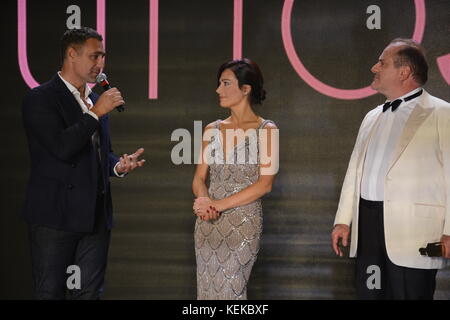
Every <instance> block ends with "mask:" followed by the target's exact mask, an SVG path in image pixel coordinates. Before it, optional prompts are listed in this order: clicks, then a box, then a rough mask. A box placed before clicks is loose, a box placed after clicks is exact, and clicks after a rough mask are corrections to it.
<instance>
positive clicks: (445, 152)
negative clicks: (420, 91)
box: [437, 103, 450, 236]
mask: <svg viewBox="0 0 450 320" xmlns="http://www.w3.org/2000/svg"><path fill="white" fill-rule="evenodd" d="M437 111H438V119H437V129H438V135H439V147H440V149H441V156H442V167H443V172H444V180H445V194H446V201H447V203H446V205H445V208H446V212H445V221H444V231H443V234H445V235H449V236H450V104H449V103H446V106H445V107H443V108H439V109H438V110H437Z"/></svg>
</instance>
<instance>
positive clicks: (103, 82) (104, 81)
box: [96, 73, 125, 112]
mask: <svg viewBox="0 0 450 320" xmlns="http://www.w3.org/2000/svg"><path fill="white" fill-rule="evenodd" d="M96 80H97V83H98V84H99V85H100V86H101V87H102V88H103V90H105V91H106V90H109V89H111V86H110V84H109V82H108V77H107V76H106V74H104V73H99V74H98V75H97V78H96ZM116 109H117V111H119V112H122V111H124V110H125V105H121V106H118V107H116Z"/></svg>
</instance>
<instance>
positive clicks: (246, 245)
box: [194, 120, 271, 300]
mask: <svg viewBox="0 0 450 320" xmlns="http://www.w3.org/2000/svg"><path fill="white" fill-rule="evenodd" d="M269 121H270V120H265V121H264V122H263V123H262V124H261V125H260V128H262V127H264V126H265V124H266V123H267V122H269ZM270 122H271V121H270ZM219 125H220V120H218V121H217V122H216V128H217V129H218V128H219ZM255 132H256V131H255ZM256 140H257V139H256ZM211 144H216V148H217V150H222V145H221V139H220V137H218V136H214V137H213V138H212V141H211ZM241 148H245V151H246V158H245V162H244V163H242V162H241V163H242V164H236V162H235V163H234V164H226V163H223V164H220V160H223V152H217V153H216V154H215V155H214V152H213V155H214V159H215V161H216V162H219V164H217V163H213V164H210V166H209V168H210V171H209V174H210V185H209V189H208V193H209V197H210V198H211V199H213V200H220V199H223V198H226V197H228V196H230V195H232V194H234V193H237V192H239V191H241V190H242V189H245V188H246V187H248V186H250V185H251V184H253V183H255V182H256V181H257V180H258V178H259V156H258V154H257V153H256V158H257V159H254V160H253V161H250V156H248V155H249V154H250V153H249V141H248V140H247V141H246V142H245V143H243V144H241V145H237V146H236V147H235V149H234V154H232V155H230V156H234V158H235V160H236V155H237V153H238V152H237V151H238V150H239V149H241ZM258 150H259V146H258ZM241 151H242V150H241ZM221 158H222V159H221ZM217 160H218V161H217ZM262 218H263V217H262V207H261V200H260V199H258V200H256V201H254V202H252V203H249V204H247V205H244V206H240V207H236V208H233V209H229V210H226V211H224V212H222V214H221V216H220V218H218V219H217V220H211V221H202V220H201V219H199V218H197V220H196V223H195V233H194V239H195V256H196V260H197V299H199V300H205V299H206V300H217V299H220V300H244V299H247V282H248V279H249V277H250V273H251V271H252V267H253V264H254V263H255V261H256V257H257V255H258V251H259V246H260V239H261V233H262V220H263V219H262Z"/></svg>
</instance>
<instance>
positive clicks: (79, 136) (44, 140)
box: [22, 89, 99, 161]
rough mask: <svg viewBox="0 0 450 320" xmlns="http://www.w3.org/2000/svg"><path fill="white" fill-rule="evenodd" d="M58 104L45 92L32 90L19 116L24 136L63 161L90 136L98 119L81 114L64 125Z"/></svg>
mask: <svg viewBox="0 0 450 320" xmlns="http://www.w3.org/2000/svg"><path fill="white" fill-rule="evenodd" d="M57 108H58V106H57V105H56V103H55V102H53V101H52V99H51V98H49V97H48V96H46V95H45V93H43V92H41V91H38V90H36V89H34V90H31V91H30V92H29V93H28V94H27V95H26V96H25V98H24V101H23V104H22V118H23V122H24V127H25V130H26V131H27V135H28V136H29V137H32V139H34V140H36V141H37V142H38V143H39V144H41V145H42V146H43V147H44V148H45V149H46V150H47V151H48V152H49V153H51V154H52V155H53V156H55V157H56V158H58V159H60V160H62V161H69V160H70V159H71V158H72V157H73V156H74V155H76V154H77V153H79V152H80V150H81V149H82V148H83V147H84V146H85V145H86V143H87V142H88V141H89V140H90V139H91V136H92V134H93V133H94V132H95V130H96V129H97V127H98V126H99V124H98V121H97V120H96V119H94V117H92V116H91V115H89V114H84V115H83V116H82V117H81V119H80V120H79V121H77V122H76V123H74V124H73V125H71V126H69V127H65V124H64V119H63V118H62V116H61V114H60V113H59V112H58V110H57Z"/></svg>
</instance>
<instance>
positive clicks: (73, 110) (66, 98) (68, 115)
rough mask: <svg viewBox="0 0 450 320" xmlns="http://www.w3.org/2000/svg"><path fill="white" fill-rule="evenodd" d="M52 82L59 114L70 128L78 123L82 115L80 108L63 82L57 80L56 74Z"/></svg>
mask: <svg viewBox="0 0 450 320" xmlns="http://www.w3.org/2000/svg"><path fill="white" fill-rule="evenodd" d="M52 82H53V85H54V87H55V89H56V93H57V99H58V106H59V109H60V111H61V114H62V116H63V118H64V120H65V122H66V124H67V126H70V125H72V124H74V123H75V122H76V121H78V120H79V119H80V117H81V116H82V115H83V112H82V111H81V107H80V105H79V104H78V102H77V100H76V99H75V97H74V96H73V94H72V92H70V90H69V89H68V88H67V86H66V85H65V84H64V82H63V81H62V80H61V79H60V78H59V75H58V74H56V75H55V76H54V77H53V79H52Z"/></svg>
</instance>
